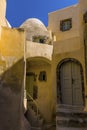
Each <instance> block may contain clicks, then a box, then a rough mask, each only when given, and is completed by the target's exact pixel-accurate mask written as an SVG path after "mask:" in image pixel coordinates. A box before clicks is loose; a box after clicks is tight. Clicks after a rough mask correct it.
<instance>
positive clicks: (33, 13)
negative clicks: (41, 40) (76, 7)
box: [6, 0, 78, 27]
mask: <svg viewBox="0 0 87 130" xmlns="http://www.w3.org/2000/svg"><path fill="white" fill-rule="evenodd" d="M77 2H78V0H7V13H6V17H7V19H8V21H9V22H10V24H11V26H12V27H19V26H20V25H21V24H22V23H23V22H24V21H25V20H26V19H28V18H38V19H40V20H41V21H42V22H43V23H44V24H45V25H46V26H47V25H48V13H49V12H52V11H55V10H58V9H61V8H64V7H67V6H70V5H73V4H75V3H77Z"/></svg>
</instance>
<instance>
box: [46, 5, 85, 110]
mask: <svg viewBox="0 0 87 130" xmlns="http://www.w3.org/2000/svg"><path fill="white" fill-rule="evenodd" d="M69 18H72V28H71V29H70V30H68V31H64V32H63V31H60V21H61V20H65V19H69ZM48 28H49V30H51V31H52V32H53V34H54V35H55V36H56V41H55V42H53V57H52V81H53V83H52V86H53V102H54V106H55V107H56V103H57V102H56V101H57V80H56V79H57V78H56V68H57V65H58V64H59V63H60V62H61V61H62V60H64V59H69V58H71V59H76V60H77V61H79V62H80V63H81V65H82V68H83V77H84V88H85V96H86V95H87V85H86V75H85V50H84V21H83V14H82V12H81V8H80V6H79V5H74V6H71V7H68V8H64V9H62V10H58V11H55V12H52V13H49V24H48ZM54 86H55V87H54ZM86 107H87V99H86V98H85V110H86V111H87V109H86Z"/></svg>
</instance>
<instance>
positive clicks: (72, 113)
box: [56, 105, 87, 130]
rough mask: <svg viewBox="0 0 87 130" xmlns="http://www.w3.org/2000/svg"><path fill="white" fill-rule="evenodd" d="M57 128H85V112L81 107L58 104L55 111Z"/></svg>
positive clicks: (86, 121)
mask: <svg viewBox="0 0 87 130" xmlns="http://www.w3.org/2000/svg"><path fill="white" fill-rule="evenodd" d="M56 128H57V130H86V129H87V112H84V111H83V107H77V106H71V105H58V108H57V113H56Z"/></svg>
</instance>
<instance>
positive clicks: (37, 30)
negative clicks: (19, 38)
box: [21, 18, 50, 41]
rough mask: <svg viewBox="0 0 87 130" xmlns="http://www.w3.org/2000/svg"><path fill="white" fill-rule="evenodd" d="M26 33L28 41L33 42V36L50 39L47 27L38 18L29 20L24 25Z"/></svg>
mask: <svg viewBox="0 0 87 130" xmlns="http://www.w3.org/2000/svg"><path fill="white" fill-rule="evenodd" d="M21 27H22V28H24V29H25V31H26V40H29V41H32V37H33V36H47V37H50V35H49V31H48V30H47V28H46V27H45V25H44V24H43V23H42V22H41V21H40V20H39V19H36V18H30V19H27V20H26V21H25V22H24V23H23V24H22V25H21Z"/></svg>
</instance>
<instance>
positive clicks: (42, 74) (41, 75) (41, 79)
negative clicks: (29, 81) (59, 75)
mask: <svg viewBox="0 0 87 130" xmlns="http://www.w3.org/2000/svg"><path fill="white" fill-rule="evenodd" d="M39 80H40V81H46V80H47V76H46V72H45V71H41V72H40V74H39Z"/></svg>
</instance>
